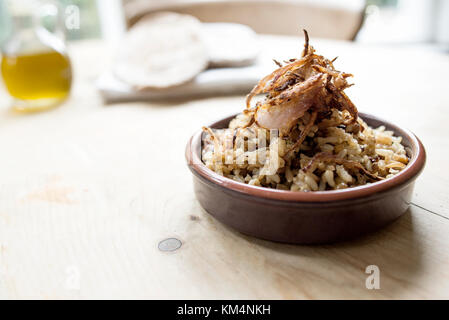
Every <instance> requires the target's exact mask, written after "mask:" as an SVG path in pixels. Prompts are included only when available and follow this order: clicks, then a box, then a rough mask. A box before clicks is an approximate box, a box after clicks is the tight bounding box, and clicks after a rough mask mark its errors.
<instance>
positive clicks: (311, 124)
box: [284, 111, 318, 160]
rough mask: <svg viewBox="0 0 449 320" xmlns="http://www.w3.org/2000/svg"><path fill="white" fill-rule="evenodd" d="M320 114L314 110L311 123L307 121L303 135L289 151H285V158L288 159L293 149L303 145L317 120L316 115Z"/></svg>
mask: <svg viewBox="0 0 449 320" xmlns="http://www.w3.org/2000/svg"><path fill="white" fill-rule="evenodd" d="M317 115H318V111H314V112H313V113H312V116H311V117H310V120H309V123H307V125H306V127H305V128H304V130H302V132H301V135H300V136H299V138H298V140H297V141H296V142H295V144H294V145H293V146H291V147H290V148H289V149H288V150H287V152H286V153H285V156H284V160H287V157H288V155H289V154H290V152H292V151H293V150H295V149H296V148H298V147H299V146H301V144H302V143H303V142H304V139H305V138H306V137H307V135H308V134H309V131H310V129H311V128H312V126H313V125H314V124H315V121H316V117H317Z"/></svg>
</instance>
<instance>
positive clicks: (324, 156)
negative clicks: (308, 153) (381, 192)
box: [302, 152, 384, 181]
mask: <svg viewBox="0 0 449 320" xmlns="http://www.w3.org/2000/svg"><path fill="white" fill-rule="evenodd" d="M319 161H322V162H332V163H336V164H339V165H343V166H345V167H346V168H348V169H357V170H360V171H362V172H363V173H364V174H365V175H366V176H368V177H369V178H370V179H372V180H374V181H379V180H383V179H384V178H382V177H379V176H378V175H377V174H374V173H371V172H369V171H368V170H367V169H365V167H363V166H362V165H361V164H360V163H359V162H356V161H352V160H346V159H342V158H339V157H337V156H336V155H334V154H331V153H328V152H320V153H318V154H316V155H315V156H314V157H313V158H312V159H310V161H309V163H308V164H307V166H305V167H304V168H303V169H302V170H303V171H304V172H307V171H309V170H310V169H311V168H312V167H313V166H314V165H315V164H316V163H317V162H319Z"/></svg>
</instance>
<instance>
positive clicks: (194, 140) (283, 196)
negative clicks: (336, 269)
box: [185, 113, 426, 203]
mask: <svg viewBox="0 0 449 320" xmlns="http://www.w3.org/2000/svg"><path fill="white" fill-rule="evenodd" d="M236 115H237V114H234V115H231V116H229V117H226V118H223V119H221V120H219V121H215V122H214V123H213V124H211V125H210V127H214V126H215V125H217V124H218V123H221V122H224V121H228V120H229V121H230V120H231V119H232V118H234V117H235V116H236ZM359 116H360V117H361V118H362V119H364V120H365V119H367V120H365V121H367V122H368V123H369V122H370V121H377V122H381V123H382V124H383V125H385V127H386V128H387V130H393V131H394V132H395V135H396V134H398V133H397V132H396V131H398V129H399V130H400V131H402V132H401V133H400V135H401V136H403V139H404V138H407V139H408V140H409V141H410V143H411V146H410V149H411V159H410V162H409V163H408V164H407V166H406V168H405V169H404V170H402V171H401V172H399V173H398V174H396V175H395V176H394V177H391V178H388V179H385V180H382V181H378V182H374V183H371V184H366V185H363V186H357V187H351V188H347V189H340V190H328V191H310V192H304V191H289V190H277V189H270V188H267V187H258V186H253V185H249V184H245V183H241V182H238V181H235V180H232V179H230V178H226V177H224V176H221V175H219V174H218V173H216V172H214V171H212V170H210V169H209V168H207V167H206V165H205V164H204V163H203V162H202V161H201V135H202V130H200V131H198V132H196V133H195V134H194V135H193V136H192V137H191V138H190V139H189V141H188V143H187V146H186V153H185V156H186V160H187V164H188V166H189V168H190V169H191V170H192V172H193V173H196V174H199V175H200V176H202V177H203V178H205V179H206V180H208V181H209V182H212V183H213V184H215V185H217V186H219V187H223V188H225V189H229V190H233V191H236V192H239V193H242V194H246V195H250V196H255V197H259V198H265V199H273V200H281V201H293V202H307V203H309V202H334V201H343V200H351V199H360V198H363V197H367V196H372V195H374V194H378V193H384V192H389V191H393V190H395V189H398V188H400V187H401V186H403V185H407V184H409V183H412V182H413V181H414V180H415V179H416V178H417V176H418V175H419V174H420V173H421V171H422V169H423V168H424V165H425V162H426V152H425V149H424V146H423V144H422V143H421V141H420V140H419V139H418V138H417V137H416V136H415V135H414V134H413V133H412V132H410V131H409V130H407V129H404V128H401V127H399V126H397V125H394V124H392V123H390V122H388V121H385V120H384V119H381V118H378V117H376V116H373V115H371V114H368V113H359ZM404 135H405V136H406V137H404ZM198 143H199V148H195V146H198ZM195 149H196V150H195ZM198 151H199V152H198Z"/></svg>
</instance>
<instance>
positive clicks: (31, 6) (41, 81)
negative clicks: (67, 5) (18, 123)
mask: <svg viewBox="0 0 449 320" xmlns="http://www.w3.org/2000/svg"><path fill="white" fill-rule="evenodd" d="M7 4H8V9H9V12H10V14H11V18H12V19H11V22H12V32H11V35H10V36H9V38H8V39H7V40H6V41H5V43H4V44H3V46H2V48H1V52H2V59H1V74H2V77H3V82H4V83H5V86H6V89H7V90H8V92H9V93H10V95H11V96H12V97H13V105H12V106H13V108H14V109H15V110H17V111H22V112H33V111H40V110H45V109H49V108H52V107H55V106H57V105H59V104H60V103H61V102H62V101H64V100H65V99H66V98H67V97H68V95H69V93H70V88H71V83H72V68H71V63H70V59H69V56H68V55H67V52H66V46H65V43H64V39H63V37H61V35H62V34H63V31H62V24H61V19H60V15H59V14H60V10H59V8H58V7H57V6H56V5H55V4H54V3H48V2H43V1H39V0H13V1H9V2H7ZM49 15H53V16H54V17H55V20H56V24H57V25H56V27H55V30H57V31H58V32H59V36H58V35H57V33H56V32H54V33H52V32H50V31H48V30H47V29H46V28H45V27H44V26H43V25H42V23H41V22H42V20H43V18H44V16H49Z"/></svg>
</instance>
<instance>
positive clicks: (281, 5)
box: [0, 0, 449, 111]
mask: <svg viewBox="0 0 449 320" xmlns="http://www.w3.org/2000/svg"><path fill="white" fill-rule="evenodd" d="M161 11H170V12H173V13H175V16H177V17H178V19H179V18H180V17H184V18H186V17H187V19H190V20H192V19H193V20H195V21H197V22H196V23H197V24H198V25H201V27H200V28H199V29H201V31H198V32H199V33H198V34H196V35H195V36H194V37H197V36H198V37H199V38H201V41H202V42H204V43H203V45H205V46H206V47H207V48H206V50H205V51H204V50H203V51H204V52H203V53H204V55H208V57H207V58H205V59H204V61H197V62H198V65H197V66H196V67H197V70H196V71H194V72H193V73H192V70H187V69H186V70H184V71H182V72H177V74H172V76H169V75H170V70H172V71H173V70H174V69H173V68H172V67H171V66H172V65H178V66H183V65H184V66H185V64H186V63H185V61H189V62H191V61H192V59H197V60H198V58H199V55H198V54H195V55H193V56H190V57H189V56H188V54H186V53H182V52H183V51H188V50H190V49H192V48H194V47H195V48H194V50H199V51H198V52H202V51H201V50H200V49H201V48H200V46H199V45H198V44H194V42H195V41H191V40H188V39H190V38H188V37H189V36H186V35H187V33H185V32H187V31H186V29H185V26H184V25H182V22H179V21H177V22H176V23H172V24H170V23H169V24H165V25H164V23H162V24H158V23H157V22H155V21H152V22H151V21H150V22H148V21H147V23H146V25H145V26H144V27H142V28H143V30H140V31H138V30H137V31H136V32H135V34H134V35H133V32H132V30H136V29H139V28H133V26H137V25H138V24H137V22H138V21H142V20H141V19H142V17H148V16H149V15H151V14H152V13H156V12H161ZM179 14H182V16H181V15H179ZM36 17H37V18H38V19H36ZM153 17H154V15H153ZM172 17H173V15H172ZM152 19H153V18H152ZM164 19H171V18H167V17H166V18H164ZM198 20H199V21H198ZM448 21H449V1H443V0H347V1H337V0H321V1H312V0H260V1H255V0H207V1H206V0H96V1H92V0H13V1H11V0H0V46H1V48H2V50H1V52H2V59H3V63H2V75H3V82H4V84H5V85H6V88H7V89H8V91H9V93H10V95H11V96H12V97H13V98H14V99H15V100H14V102H13V104H15V105H13V108H14V109H16V110H29V111H38V110H42V109H47V108H49V107H52V106H55V105H59V104H60V102H62V101H65V99H66V98H67V97H69V93H70V92H71V91H72V90H71V87H72V86H71V84H72V78H73V76H72V75H73V74H75V76H74V78H75V80H76V81H77V82H80V80H82V79H81V78H77V76H76V73H77V70H83V71H82V72H78V74H82V75H83V76H84V79H88V80H89V83H90V85H91V87H93V88H96V89H97V92H99V93H100V95H101V97H102V98H103V100H104V102H106V103H109V102H111V103H112V102H126V101H136V100H151V99H157V98H167V97H168V98H170V97H180V96H183V97H187V96H190V97H192V96H195V97H199V96H200V95H205V94H208V95H216V94H218V93H227V94H229V93H233V94H237V93H238V94H244V93H246V92H248V90H250V88H252V87H253V86H254V84H255V83H256V82H257V81H258V79H260V78H261V77H262V76H263V75H264V74H266V73H267V72H270V70H272V68H273V65H272V62H271V58H272V57H276V56H277V57H278V54H279V52H292V49H288V50H287V49H286V48H282V47H281V46H279V44H277V45H275V46H277V47H279V48H278V49H279V50H278V52H271V51H270V49H271V48H272V47H274V46H273V45H271V44H270V41H269V39H268V38H267V35H268V37H269V36H270V35H275V36H277V38H278V40H279V39H281V38H282V37H284V38H288V37H289V36H290V40H292V39H294V38H292V37H291V36H294V37H299V38H300V39H301V40H300V41H301V42H302V31H301V30H302V29H303V28H304V29H307V30H308V32H309V35H310V36H311V37H312V38H313V39H314V41H315V40H318V39H323V40H324V41H327V40H329V41H334V44H336V43H337V42H338V41H339V42H338V43H340V44H342V43H347V44H349V43H351V44H353V45H359V44H360V45H363V46H365V47H366V46H371V45H373V46H377V47H384V48H390V47H392V48H399V47H401V48H404V47H405V48H407V47H411V48H413V50H415V49H424V50H427V51H433V52H438V53H444V54H447V53H448V52H449V25H448V24H449V22H448ZM191 27H192V28H194V27H193V26H192V25H191ZM142 28H141V29H142ZM176 28H177V30H178V31H174V29H176ZM189 28H190V27H189ZM194 29H195V28H194ZM26 30H28V31H26ZM129 30H131V32H128V31H129ZM189 30H190V29H189ZM27 32H28V35H27ZM151 32H153V33H151ZM189 32H190V31H189ZM191 32H193V33H196V32H197V31H192V30H191ZM139 33H140V35H138V34H139ZM259 35H260V36H259ZM173 36H177V37H179V38H178V39H177V40H176V41H175V42H176V43H174V42H173V41H172V43H170V39H171V38H172V37H173ZM264 37H265V38H264ZM186 39H187V40H186ZM192 39H193V38H192ZM205 39H207V40H205ZM262 39H265V40H263V41H262ZM61 40H62V41H61ZM259 40H261V41H259ZM294 41H297V40H294ZM181 42H183V44H181ZM86 43H90V44H89V45H86ZM66 45H67V46H68V49H67V47H66ZM235 46H238V48H239V50H235ZM106 48H107V50H106ZM186 48H190V49H186ZM66 49H67V50H66ZM101 50H105V51H103V53H100V52H101ZM295 50H297V49H295ZM90 51H92V53H91V54H89V53H88V52H90ZM176 52H179V55H176ZM167 53H168V55H167ZM259 53H260V55H259ZM262 54H265V56H264V57H262ZM238 55H240V56H238ZM99 56H101V57H102V58H101V59H99ZM119 56H120V57H122V58H121V59H119V58H118V57H119ZM83 57H84V58H83ZM359 58H361V59H364V58H363V57H359ZM200 60H201V59H200ZM77 61H83V62H79V63H77ZM86 61H89V62H86ZM106 61H108V62H107V63H106ZM217 61H218V63H217ZM72 64H74V65H75V71H74V72H72V67H71V66H72ZM77 65H78V66H77ZM83 65H84V67H82V66H83ZM100 65H105V66H104V68H103V69H102V70H99V71H98V72H96V73H95V72H94V70H96V69H98V68H99V66H100ZM217 66H218V67H219V68H217ZM48 70H52V72H48ZM158 70H159V71H158ZM161 70H162V71H161ZM158 72H159V73H158ZM183 72H185V73H183ZM166 75H167V79H165V80H164V81H165V83H169V85H166V84H165V85H164V84H163V82H164V81H161V82H160V83H154V82H151V81H149V80H148V79H150V78H158V79H162V78H164V77H165V76H166ZM170 77H171V78H170ZM93 78H95V80H94V79H93ZM137 80H138V81H137ZM83 81H84V83H85V84H86V85H87V84H88V83H87V82H86V81H85V80H82V81H81V82H83ZM93 82H95V83H93ZM36 84H40V85H41V87H38V86H37V85H36ZM179 84H182V85H183V86H179ZM139 88H140V89H139ZM142 88H144V89H145V91H144V90H141V89H142ZM161 88H163V89H166V90H165V91H160V90H159V89H161Z"/></svg>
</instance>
